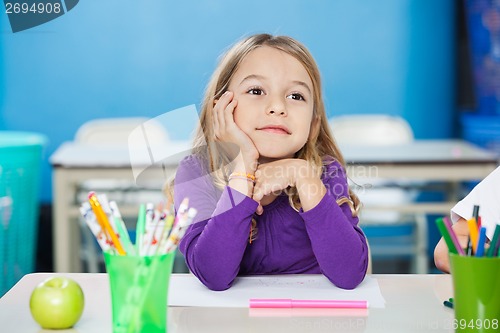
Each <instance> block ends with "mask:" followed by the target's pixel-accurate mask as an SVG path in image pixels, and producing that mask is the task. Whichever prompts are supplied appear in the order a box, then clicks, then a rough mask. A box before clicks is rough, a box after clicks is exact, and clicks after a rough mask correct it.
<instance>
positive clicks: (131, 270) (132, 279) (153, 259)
mask: <svg viewBox="0 0 500 333" xmlns="http://www.w3.org/2000/svg"><path fill="white" fill-rule="evenodd" d="M174 258H175V253H169V254H165V255H158V256H148V257H139V256H129V255H125V256H121V255H114V254H110V253H104V262H105V264H106V271H107V272H108V276H109V285H110V289H111V306H112V313H113V333H139V332H144V333H145V332H148V333H160V332H161V333H165V332H166V327H167V300H168V286H169V281H170V275H171V273H172V267H173V263H174Z"/></svg>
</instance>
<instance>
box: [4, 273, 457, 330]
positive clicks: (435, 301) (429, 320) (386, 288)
mask: <svg viewBox="0 0 500 333" xmlns="http://www.w3.org/2000/svg"><path fill="white" fill-rule="evenodd" d="M52 275H54V274H53V273H35V274H28V275H26V276H25V277H23V278H22V279H21V280H20V281H19V282H18V283H17V284H16V285H15V286H14V287H13V288H12V289H11V290H10V291H9V292H7V294H5V295H4V297H2V298H1V299H0V325H1V327H2V332H12V333H16V332H23V333H32V332H33V333H35V332H36V333H39V332H51V331H45V330H41V329H40V327H39V326H38V325H37V324H36V323H35V322H34V320H33V319H32V318H31V315H30V312H29V297H30V294H31V291H32V290H33V288H34V287H35V286H36V285H37V284H38V283H39V282H41V281H43V280H44V279H46V278H47V277H49V276H52ZM64 275H66V276H69V277H71V278H73V279H75V280H76V281H78V283H79V284H80V285H81V287H82V289H83V291H84V294H85V298H86V305H85V310H84V313H83V315H82V318H81V319H80V321H79V322H78V323H77V324H76V326H75V327H74V328H73V329H70V330H65V331H60V332H73V333H77V332H79V333H85V332H89V333H90V332H92V333H100V332H103V333H104V332H106V333H109V332H111V331H112V330H111V304H110V295H109V286H108V280H107V275H106V274H89V273H71V274H70V273H68V274H64ZM371 276H372V278H374V279H376V280H377V281H378V284H379V286H380V290H381V293H382V296H383V297H384V298H385V301H386V305H385V308H383V309H380V308H375V309H372V308H371V309H369V310H361V311H360V310H349V311H347V310H340V309H335V310H333V309H332V310H331V311H319V312H315V311H312V312H294V311H290V312H287V313H285V314H284V313H274V314H273V313H271V314H269V313H266V312H257V313H255V312H252V311H249V309H248V308H206V307H170V308H169V310H168V332H169V333H179V332H183V333H187V332H189V333H203V332H217V333H225V332H231V333H234V332H264V333H265V332H273V333H274V332H285V331H286V332H292V333H293V332H384V333H387V332H410V333H411V332H429V331H432V332H453V329H452V326H453V311H452V310H451V309H448V308H446V307H444V306H443V300H445V299H448V298H449V297H451V296H452V284H451V277H450V276H449V275H444V274H438V275H412V274H408V275H379V274H373V275H371ZM294 310H298V309H294Z"/></svg>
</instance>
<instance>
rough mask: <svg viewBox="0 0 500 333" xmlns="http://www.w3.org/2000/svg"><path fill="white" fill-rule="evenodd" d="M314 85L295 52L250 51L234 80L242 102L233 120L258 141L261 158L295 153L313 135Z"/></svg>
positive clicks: (233, 88)
mask: <svg viewBox="0 0 500 333" xmlns="http://www.w3.org/2000/svg"><path fill="white" fill-rule="evenodd" d="M312 89H313V85H312V81H311V79H310V77H309V74H308V73H307V71H306V69H305V68H304V66H303V65H302V64H301V63H300V62H299V61H298V60H297V59H295V58H294V57H293V56H291V55H289V54H287V53H285V52H283V51H280V50H277V49H275V48H272V47H269V46H262V47H259V48H257V49H255V50H253V51H251V52H250V53H249V54H248V55H247V56H246V57H245V59H243V61H242V62H241V64H240V66H239V68H238V69H237V70H236V72H235V73H234V76H233V78H232V79H231V81H230V84H229V90H230V91H232V92H233V93H234V99H236V100H237V101H238V104H237V107H236V109H235V110H234V121H235V123H236V124H237V125H238V126H239V127H240V128H241V130H242V131H243V132H245V133H246V134H247V135H248V136H249V137H250V139H251V140H252V141H253V143H254V144H255V146H256V148H257V150H258V151H259V154H260V161H261V162H263V161H270V160H274V159H281V158H289V157H293V156H294V154H295V153H296V152H297V151H299V150H300V149H301V148H302V147H303V146H304V145H305V143H306V141H307V138H308V137H309V131H310V127H311V122H312V117H313V107H314V102H313V90H312Z"/></svg>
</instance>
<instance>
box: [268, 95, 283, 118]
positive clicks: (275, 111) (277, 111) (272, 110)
mask: <svg viewBox="0 0 500 333" xmlns="http://www.w3.org/2000/svg"><path fill="white" fill-rule="evenodd" d="M266 113H267V114H268V115H273V116H274V115H278V116H286V115H287V111H286V106H285V103H284V102H283V101H281V100H280V99H277V98H276V99H274V100H273V101H272V103H270V105H269V107H268V108H267V112H266Z"/></svg>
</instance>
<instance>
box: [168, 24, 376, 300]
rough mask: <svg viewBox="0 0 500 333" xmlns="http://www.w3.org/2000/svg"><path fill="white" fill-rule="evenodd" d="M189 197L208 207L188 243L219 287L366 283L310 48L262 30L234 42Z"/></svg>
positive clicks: (190, 164)
mask: <svg viewBox="0 0 500 333" xmlns="http://www.w3.org/2000/svg"><path fill="white" fill-rule="evenodd" d="M200 122H201V126H200V128H199V129H198V131H197V134H196V137H195V145H194V146H195V148H194V149H193V154H192V155H190V156H188V157H186V158H185V159H184V160H183V161H182V162H181V163H180V165H179V168H178V170H177V174H176V177H175V184H174V200H175V204H176V209H178V208H179V207H178V206H179V203H180V202H181V200H182V198H184V197H188V198H189V200H190V201H189V205H190V206H192V207H196V208H197V209H198V215H197V216H196V220H195V221H194V223H193V225H191V227H190V228H189V229H188V230H187V232H186V234H185V236H184V237H183V239H182V241H181V243H180V247H179V248H180V250H181V252H182V253H183V254H184V256H185V258H186V262H187V265H188V267H189V269H190V270H191V271H192V272H193V273H194V274H195V275H196V276H197V277H198V278H199V279H200V281H201V282H202V283H203V284H205V285H206V286H207V287H208V288H210V289H212V290H225V289H227V288H229V287H230V286H231V284H232V283H233V282H234V280H235V278H236V276H237V275H251V274H297V273H323V274H324V275H325V276H326V277H327V278H328V279H329V280H330V281H331V282H332V283H333V284H335V285H336V286H338V287H340V288H345V289H352V288H355V287H356V286H357V285H358V284H359V283H360V282H361V281H362V280H363V278H364V276H365V273H366V269H367V264H368V249H367V245H366V239H365V236H364V235H363V232H362V231H361V229H360V228H359V227H358V226H357V224H358V218H357V211H358V207H359V202H358V199H357V197H356V196H355V195H354V194H352V193H350V191H349V188H348V185H347V180H346V175H345V171H344V160H343V157H342V155H341V153H340V151H339V149H338V147H337V146H336V144H335V142H334V140H333V138H332V135H331V133H330V131H329V127H328V122H327V118H326V113H325V109H324V105H323V100H322V96H321V82H320V74H319V71H318V68H317V65H316V63H315V61H314V59H313V57H312V56H311V54H310V53H309V52H308V51H307V49H306V48H305V47H304V46H303V45H302V44H300V43H299V42H297V41H296V40H294V39H292V38H289V37H284V36H278V37H275V36H271V35H268V34H259V35H254V36H251V37H248V38H246V39H244V40H242V41H240V42H239V43H237V44H236V45H235V46H233V47H232V48H231V49H230V50H229V51H228V52H227V53H226V54H225V56H224V57H223V58H222V60H221V62H220V64H219V66H218V68H217V69H216V71H215V73H214V74H213V76H212V78H211V81H210V82H209V84H208V87H207V90H206V94H205V98H204V101H203V104H202V110H201V114H200Z"/></svg>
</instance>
